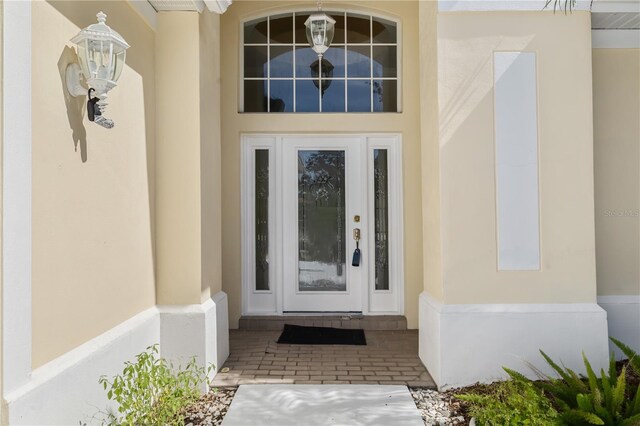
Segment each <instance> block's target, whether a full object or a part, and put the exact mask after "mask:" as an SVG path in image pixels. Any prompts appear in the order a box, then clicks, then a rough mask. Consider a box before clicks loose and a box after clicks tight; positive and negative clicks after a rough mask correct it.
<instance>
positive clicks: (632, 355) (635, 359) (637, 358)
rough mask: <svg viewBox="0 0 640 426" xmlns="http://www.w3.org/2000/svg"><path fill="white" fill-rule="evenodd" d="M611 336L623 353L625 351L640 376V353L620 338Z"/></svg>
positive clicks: (632, 366)
mask: <svg viewBox="0 0 640 426" xmlns="http://www.w3.org/2000/svg"><path fill="white" fill-rule="evenodd" d="M609 338H610V339H611V341H612V342H613V343H615V345H616V346H617V347H619V348H620V350H621V351H622V353H624V354H625V355H626V356H627V358H629V365H630V366H631V368H632V369H633V370H634V371H635V372H636V374H637V375H639V376H640V355H638V354H637V353H636V352H635V351H634V350H633V349H631V348H630V347H629V346H627V345H625V344H624V343H622V342H621V341H620V340H618V339H616V338H614V337H609Z"/></svg>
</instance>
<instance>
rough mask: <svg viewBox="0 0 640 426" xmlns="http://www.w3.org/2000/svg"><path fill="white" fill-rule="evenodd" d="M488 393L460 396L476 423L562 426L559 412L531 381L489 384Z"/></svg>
mask: <svg viewBox="0 0 640 426" xmlns="http://www.w3.org/2000/svg"><path fill="white" fill-rule="evenodd" d="M486 389H487V392H481V393H476V392H472V393H468V394H463V395H456V398H458V399H460V400H462V401H466V402H467V403H468V404H469V414H470V415H471V416H473V417H475V419H476V424H478V425H486V426H520V425H530V426H538V425H558V424H559V418H558V412H557V411H556V410H555V409H554V407H553V406H552V404H551V402H550V401H549V400H548V399H547V398H546V397H545V395H544V394H543V392H542V391H541V390H540V389H538V388H537V387H535V386H534V385H533V384H532V383H531V382H529V381H525V380H509V381H505V382H498V383H495V384H492V385H489V386H487V388H486Z"/></svg>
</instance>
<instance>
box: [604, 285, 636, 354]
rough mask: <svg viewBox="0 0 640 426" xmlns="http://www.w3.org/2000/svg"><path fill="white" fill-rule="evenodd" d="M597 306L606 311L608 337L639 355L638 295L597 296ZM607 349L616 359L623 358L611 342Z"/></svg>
mask: <svg viewBox="0 0 640 426" xmlns="http://www.w3.org/2000/svg"><path fill="white" fill-rule="evenodd" d="M598 305H600V306H601V307H602V309H604V310H605V311H607V320H608V327H609V336H611V337H615V338H616V339H618V340H620V341H621V342H623V343H624V344H626V345H629V346H630V347H631V348H633V349H634V350H636V351H637V352H639V353H640V295H636V296H598ZM609 349H610V351H613V352H614V353H615V356H616V357H617V359H622V358H625V356H623V354H622V352H621V351H620V349H618V347H617V346H616V345H614V344H613V342H610V343H609Z"/></svg>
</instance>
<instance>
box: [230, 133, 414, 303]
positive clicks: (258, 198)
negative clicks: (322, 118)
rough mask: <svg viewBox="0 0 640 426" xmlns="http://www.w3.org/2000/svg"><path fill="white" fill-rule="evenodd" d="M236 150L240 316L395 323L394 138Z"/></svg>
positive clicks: (397, 183)
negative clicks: (369, 318)
mask: <svg viewBox="0 0 640 426" xmlns="http://www.w3.org/2000/svg"><path fill="white" fill-rule="evenodd" d="M242 140H243V143H242V144H243V150H242V152H243V159H242V164H243V166H242V189H243V190H242V193H243V196H242V235H243V245H242V261H243V270H242V274H243V283H244V286H243V294H242V297H243V301H242V303H243V308H242V312H243V314H244V315H274V314H284V313H288V312H362V313H363V314H365V315H367V314H377V315H385V314H391V315H397V314H402V313H403V298H404V296H403V284H404V283H403V255H402V252H403V244H402V172H401V171H402V160H401V158H402V155H401V154H402V149H401V140H400V137H399V136H398V135H337V134H326V135H271V134H251V135H243V136H242ZM354 229H359V230H360V240H359V242H358V243H357V242H356V240H355V239H354V234H353V233H354ZM356 245H358V246H359V249H360V259H359V265H357V266H354V265H352V260H353V254H354V251H355V250H356Z"/></svg>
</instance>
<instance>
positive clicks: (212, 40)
mask: <svg viewBox="0 0 640 426" xmlns="http://www.w3.org/2000/svg"><path fill="white" fill-rule="evenodd" d="M220 113H221V111H220V15H217V14H215V13H210V12H206V11H205V12H204V13H202V14H201V15H200V138H201V148H200V156H201V158H200V168H201V170H202V173H201V176H200V180H201V185H202V188H203V191H202V208H201V211H202V283H201V284H202V301H204V299H206V298H208V297H209V296H210V295H215V294H216V293H218V292H219V291H221V290H222V245H221V243H220V242H221V238H222V236H221V234H222V206H221V204H220V200H221V192H222V183H221V179H222V173H221V170H220V169H221V158H220V138H221V131H220V123H221V119H220Z"/></svg>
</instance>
